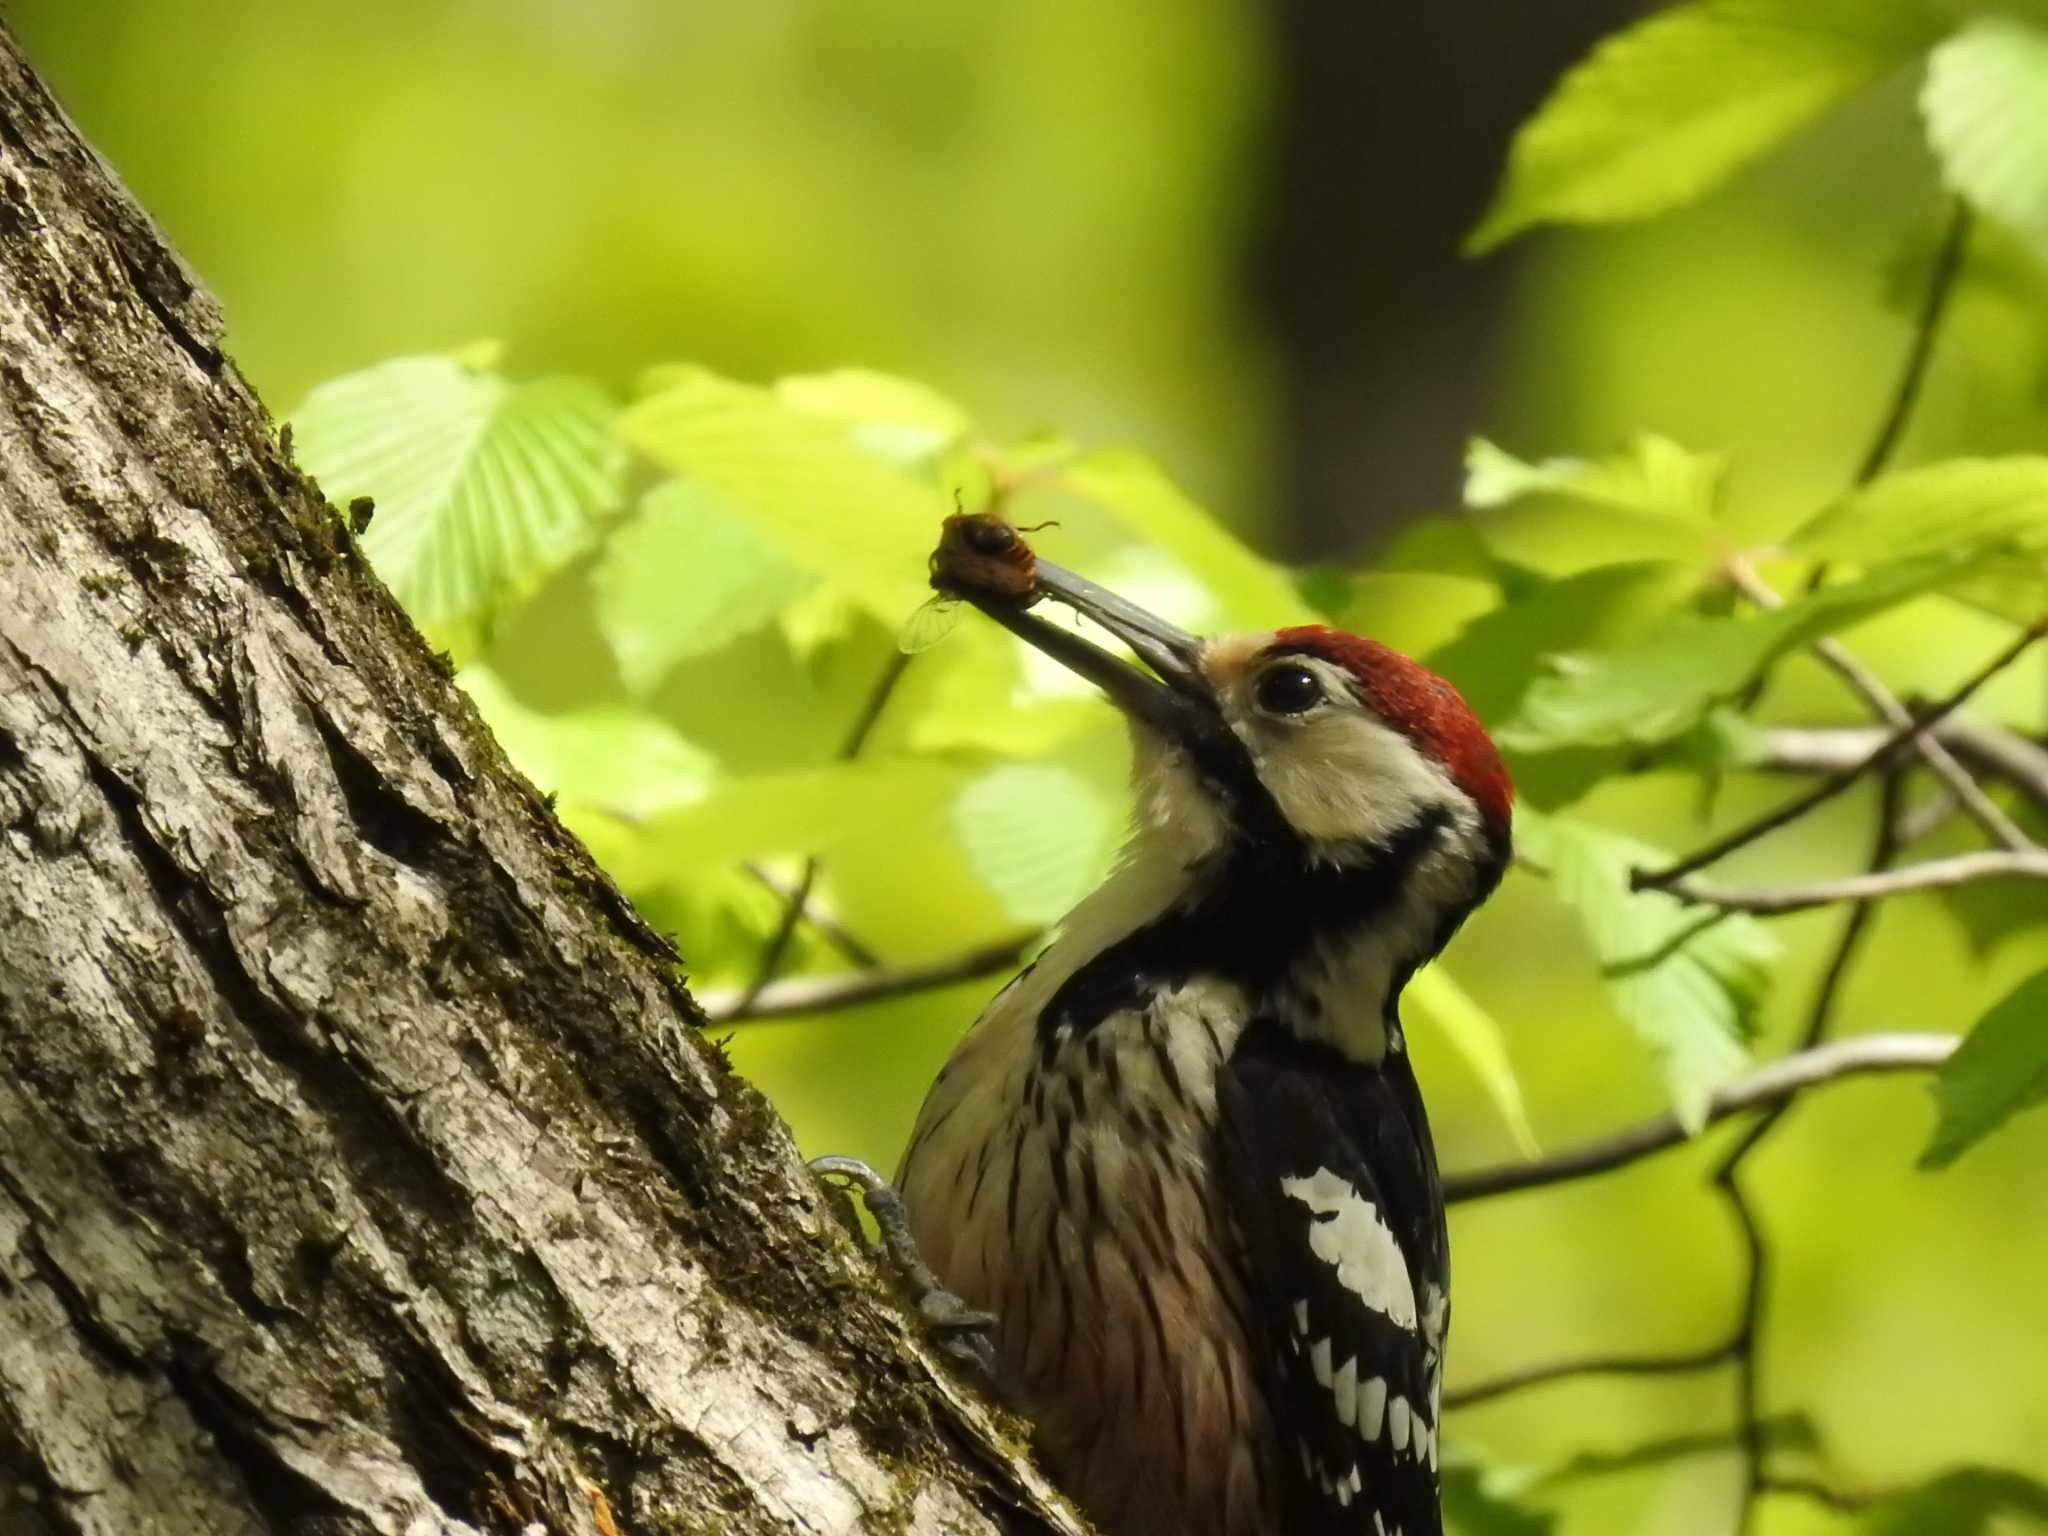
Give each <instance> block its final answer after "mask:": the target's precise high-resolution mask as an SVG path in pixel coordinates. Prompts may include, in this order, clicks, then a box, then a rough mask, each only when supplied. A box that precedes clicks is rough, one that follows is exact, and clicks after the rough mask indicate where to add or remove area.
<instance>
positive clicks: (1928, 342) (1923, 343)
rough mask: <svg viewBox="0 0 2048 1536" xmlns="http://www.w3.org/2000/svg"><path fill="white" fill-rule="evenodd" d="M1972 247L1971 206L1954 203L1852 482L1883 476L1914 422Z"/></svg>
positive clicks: (1867, 481)
mask: <svg viewBox="0 0 2048 1536" xmlns="http://www.w3.org/2000/svg"><path fill="white" fill-rule="evenodd" d="M1969 244H1970V205H1969V204H1968V203H1967V202H1965V201H1963V199H1962V198H1960V197H1959V198H1957V199H1956V200H1955V205H1954V207H1953V209H1952V210H1951V211H1950V213H1949V219H1948V228H1947V229H1946V230H1945V231H1943V233H1942V237H1941V246H1940V248H1939V249H1938V250H1936V252H1935V253H1934V271H1933V272H1932V273H1931V274H1930V275H1929V277H1928V280H1927V292H1926V294H1925V296H1923V297H1922V299H1921V301H1920V313H1919V314H1918V315H1917V316H1915V317H1914V322H1913V344H1912V346H1911V347H1910V348H1908V349H1907V352H1906V366H1905V367H1904V368H1903V369H1902V370H1901V371H1900V373H1899V381H1898V384H1897V386H1896V387H1895V388H1894V389H1893V390H1892V400H1891V405H1890V406H1889V407H1888V408H1887V409H1886V411H1885V414H1884V420H1883V421H1881V422H1879V423H1878V428H1877V436H1876V437H1875V438H1873V439H1872V440H1871V444H1870V447H1869V448H1868V449H1867V450H1866V451H1865V452H1864V455H1863V462H1862V463H1861V464H1859V465H1857V467H1856V479H1855V483H1856V484H1857V485H1859V486H1863V485H1868V484H1870V482H1871V481H1873V480H1875V479H1876V478H1877V477H1878V476H1879V475H1880V474H1882V473H1883V472H1884V467H1885V465H1886V464H1888V463H1890V462H1891V457H1892V454H1893V452H1894V451H1896V450H1897V448H1898V446H1899V439H1900V438H1902V437H1904V436H1905V433H1906V423H1907V422H1908V421H1909V420H1910V419H1911V418H1912V415H1913V407H1914V406H1915V405H1916V404H1918V403H1919V399H1920V386H1921V385H1922V384H1924V383H1926V381H1927V365H1928V363H1929V362H1931V361H1932V360H1933V358H1934V343H1935V339H1936V338H1937V337H1938V336H1939V335H1940V334H1941V321H1942V317H1943V316H1944V315H1946V314H1947V313H1948V301H1949V299H1950V298H1951V297H1952V296H1953V295H1954V293H1955V290H1956V278H1957V277H1959V276H1960V275H1961V274H1962V270H1963V255H1964V253H1965V252H1966V251H1967V250H1968V248H1969Z"/></svg>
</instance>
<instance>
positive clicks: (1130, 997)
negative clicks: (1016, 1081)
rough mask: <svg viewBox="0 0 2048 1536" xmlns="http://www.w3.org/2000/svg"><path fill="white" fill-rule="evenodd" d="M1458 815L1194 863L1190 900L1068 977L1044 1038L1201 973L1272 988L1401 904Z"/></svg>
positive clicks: (1256, 993) (1265, 991) (1048, 1045)
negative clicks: (1374, 834) (1341, 852)
mask: <svg viewBox="0 0 2048 1536" xmlns="http://www.w3.org/2000/svg"><path fill="white" fill-rule="evenodd" d="M1261 793H1263V791H1261ZM1451 825H1452V821H1451V813H1450V811H1449V810H1448V809H1447V808H1444V807H1441V806H1438V807H1433V808H1432V809H1430V810H1429V811H1427V812H1425V813H1424V814H1423V815H1422V816H1420V817H1419V818H1417V819H1416V820H1415V821H1414V822H1412V823H1411V824H1410V825H1409V826H1407V827H1406V828H1404V829H1403V830H1402V831H1400V832H1398V833H1396V834H1395V835H1394V836H1393V837H1392V838H1391V839H1390V840H1389V841H1388V842H1387V843H1385V844H1384V845H1375V846H1372V847H1362V848H1360V849H1359V850H1358V853H1357V857H1356V858H1355V859H1350V860H1340V861H1338V862H1327V861H1325V860H1323V859H1317V860H1311V859H1309V857H1308V856H1307V850H1306V849H1305V847H1304V846H1303V845H1302V843H1301V841H1300V840H1299V839H1298V838H1296V837H1294V836H1293V834H1292V833H1291V832H1290V833H1289V834H1288V838H1287V841H1286V842H1285V843H1284V844H1281V845H1279V846H1277V847H1276V846H1275V845H1273V844H1270V843H1253V842H1237V843H1234V844H1232V845H1231V847H1230V848H1229V849H1228V850H1227V851H1226V852H1225V853H1223V854H1221V855H1219V856H1218V858H1217V859H1216V860H1214V861H1212V863H1211V866H1210V867H1209V868H1207V869H1203V870H1198V871H1197V872H1196V882H1195V894H1194V896H1193V898H1192V900H1191V901H1190V902H1189V903H1188V904H1186V905H1183V906H1179V907H1175V908H1173V909H1172V910H1170V911H1168V912H1166V913H1165V914H1163V915H1162V916H1161V917H1159V918H1158V919H1157V920H1156V921H1154V922H1152V923H1150V924H1148V925H1146V926H1145V927H1143V928H1139V929H1137V930H1136V931H1135V932H1133V933H1131V934H1130V935H1129V936H1128V937H1126V938H1124V939H1123V940H1121V941H1120V942H1118V943H1116V944H1112V945H1111V946H1110V947H1109V948H1108V949H1106V950H1104V951H1103V952H1102V953H1101V954H1099V955H1097V956H1095V957H1094V958H1093V959H1091V960H1089V961H1088V962H1087V963H1086V964H1085V965H1083V966H1082V967H1081V968H1080V969H1079V970H1077V971H1075V972H1074V974H1073V975H1072V976H1069V977H1068V978H1067V979H1066V981H1064V982H1062V983H1061V984H1060V987H1059V990H1058V991H1056V992H1054V993H1053V995H1052V997H1051V999H1050V1000H1049V1001H1048V1002H1047V1003H1046V1006H1045V1008H1044V1010H1043V1011H1042V1012H1041V1013H1040V1014H1039V1016H1038V1035H1039V1044H1040V1048H1041V1049H1042V1050H1043V1051H1044V1052H1046V1053H1047V1055H1048V1056H1050V1055H1051V1053H1052V1052H1053V1051H1054V1050H1055V1049H1056V1036H1057V1035H1058V1032H1059V1031H1060V1030H1062V1029H1070V1030H1072V1031H1074V1032H1075V1033H1076V1034H1085V1033H1086V1032H1087V1031H1088V1030H1089V1029H1091V1028H1093V1027H1094V1026H1095V1025H1096V1024H1098V1023H1100V1022H1101V1021H1102V1020H1103V1019H1105V1018H1107V1017H1108V1016H1109V1015H1110V1014H1112V1013H1115V1012H1117V1011H1119V1010H1121V1009H1126V1008H1142V1007H1144V1005H1145V1004H1146V1003H1147V1002H1148V1001H1149V1000H1150V999H1151V998H1152V997H1153V996H1154V995H1155V994H1157V993H1158V992H1160V991H1163V990H1166V989H1169V988H1172V987H1175V986H1178V985H1180V984H1181V983H1183V982H1185V981H1186V980H1187V979H1188V978H1189V977H1191V976H1194V975H1196V974H1202V975H1210V976H1220V977H1223V978H1225V979H1226V980H1229V981H1233V982H1236V983H1238V984H1239V985H1240V986H1242V987H1243V988H1244V989H1245V991H1246V992H1247V993H1248V994H1250V995H1251V996H1252V997H1253V998H1254V999H1255V1000H1256V999H1261V998H1264V997H1266V996H1268V995H1270V994H1271V993H1272V992H1273V990H1274V989H1275V988H1276V987H1277V986H1278V985H1279V984H1280V983H1281V982H1283V981H1284V980H1285V979H1286V978H1287V977H1288V975H1289V974H1290V973H1291V972H1292V971H1293V970H1294V968H1295V966H1296V965H1297V964H1298V963H1299V962H1300V961H1301V959H1302V958H1303V957H1304V956H1305V955H1307V954H1308V953H1309V952H1310V951H1312V950H1313V949H1314V948H1315V947H1316V946H1317V945H1319V944H1321V943H1322V942H1323V941H1324V940H1326V939H1328V938H1330V937H1332V936H1334V935H1336V934H1339V933H1344V932H1349V931H1354V930H1356V929H1358V928H1361V927H1362V926H1364V925H1365V924H1366V923H1368V922H1370V921H1371V920H1372V919H1373V918H1374V917H1375V916H1377V915H1378V914H1380V913H1382V912H1384V911H1385V910H1386V909H1388V908H1389V907H1391V906H1392V905H1393V904H1394V903H1395V901H1396V900H1398V898H1399V896H1400V893H1401V890H1402V889H1403V887H1404V886H1405V885H1406V884H1407V882H1408V880H1409V878H1410V876H1411V875H1412V874H1413V872H1414V869H1415V866H1416V865H1417V863H1418V862H1420V861H1421V859H1422V858H1424V857H1425V856H1426V855H1427V854H1428V853H1429V851H1430V850H1431V849H1432V848H1433V847H1435V846H1436V843H1437V841H1438V839H1439V838H1441V837H1442V836H1443V834H1444V833H1445V832H1447V831H1448V830H1449V829H1450V827H1451ZM1461 915H1462V914H1461ZM1453 926H1454V925H1453ZM1444 936H1445V937H1448V929H1445V930H1444ZM1427 958H1428V956H1426V955H1424V956H1418V957H1417V958H1416V960H1415V964H1417V965H1419V964H1421V963H1422V961H1423V960H1425V959H1427ZM1379 1001H1380V1000H1378V999H1374V1000H1372V1006H1374V1007H1377V1006H1378V1005H1379Z"/></svg>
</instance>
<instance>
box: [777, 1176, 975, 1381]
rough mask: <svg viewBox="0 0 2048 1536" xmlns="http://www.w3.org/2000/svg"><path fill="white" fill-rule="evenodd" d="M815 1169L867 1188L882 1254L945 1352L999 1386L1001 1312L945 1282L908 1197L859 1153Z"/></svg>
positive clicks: (862, 1189)
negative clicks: (916, 1226) (914, 1232)
mask: <svg viewBox="0 0 2048 1536" xmlns="http://www.w3.org/2000/svg"><path fill="white" fill-rule="evenodd" d="M811 1171H812V1172H813V1173H815V1174H817V1175H818V1176H819V1177H821V1178H826V1177H836V1178H841V1179H844V1180H846V1181H847V1182H848V1183H849V1184H851V1185H852V1186H853V1187H854V1188H856V1189H858V1190H859V1191H860V1193H861V1198H862V1200H863V1201H864V1202H865V1204H866V1205H867V1208H868V1214H869V1215H870V1216H872V1217H873V1218H874V1221H875V1230H876V1231H877V1232H878V1233H879V1234H880V1235H881V1239H882V1240H881V1242H880V1244H879V1245H878V1248H879V1255H878V1256H879V1257H881V1258H884V1259H886V1260H887V1261H888V1264H889V1267H890V1268H892V1269H894V1270H895V1271H896V1274H897V1275H898V1277H899V1278H900V1279H901V1280H902V1281H903V1284H904V1285H905V1286H906V1287H907V1288H908V1289H909V1291H910V1299H911V1301H912V1303H913V1304H914V1305H915V1306H916V1308H917V1314H918V1316H919V1317H921V1318H922V1319H923V1320H924V1324H925V1327H926V1328H927V1329H928V1330H929V1331H930V1333H931V1335H932V1339H933V1342H934V1343H935V1344H936V1345H937V1346H938V1350H939V1352H940V1353H941V1354H943V1355H945V1356H946V1358H947V1359H949V1360H951V1361H953V1363H954V1364H956V1365H958V1366H961V1367H963V1368H964V1369H966V1370H968V1371H969V1372H971V1373H973V1374H974V1375H975V1376H977V1377H978V1378H979V1379H980V1381H981V1383H982V1384H983V1385H984V1386H985V1387H986V1388H988V1390H989V1391H991V1392H992V1393H997V1395H1000V1393H999V1392H998V1389H997V1377H996V1350H995V1327H996V1315H995V1314H994V1313H993V1312H982V1311H978V1310H977V1309H975V1308H973V1307H970V1306H968V1304H967V1303H966V1301H965V1300H964V1299H962V1298H961V1297H959V1296H956V1295H954V1294H953V1292H951V1291H949V1290H947V1289H946V1288H945V1287H944V1286H943V1285H941V1284H939V1278H938V1276H937V1275H935V1274H933V1273H932V1270H931V1266H929V1265H928V1264H926V1263H925V1261H924V1257H923V1255H921V1254H920V1253H919V1252H918V1251H917V1240H916V1239H915V1238H914V1237H912V1236H911V1233H910V1219H909V1217H908V1216H906V1215H905V1214H904V1211H903V1197H902V1196H901V1195H899V1194H897V1193H896V1189H895V1186H894V1185H892V1184H890V1182H889V1181H888V1180H887V1179H885V1178H883V1177H882V1176H881V1175H880V1174H879V1173H877V1172H875V1170H874V1169H872V1168H870V1167H869V1166H868V1165H867V1164H866V1163H864V1162H862V1161H861V1160H860V1159H859V1158H855V1157H818V1158H813V1159H812V1160H811Z"/></svg>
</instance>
